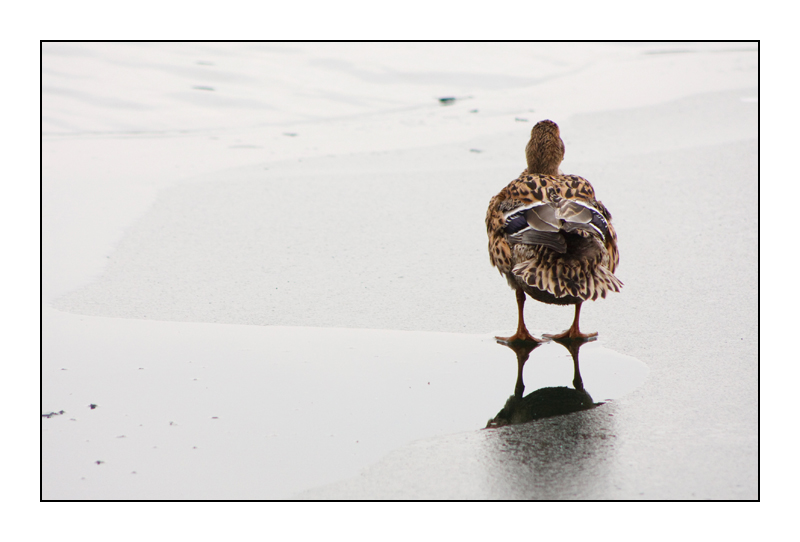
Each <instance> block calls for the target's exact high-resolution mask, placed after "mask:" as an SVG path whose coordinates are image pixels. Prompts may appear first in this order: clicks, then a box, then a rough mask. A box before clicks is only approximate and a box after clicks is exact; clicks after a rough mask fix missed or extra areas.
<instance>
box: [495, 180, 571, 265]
mask: <svg viewBox="0 0 800 542" xmlns="http://www.w3.org/2000/svg"><path fill="white" fill-rule="evenodd" d="M534 179H536V182H535V183H532V182H531V181H533V180H534ZM555 182H556V180H555V177H552V176H549V175H529V174H528V172H527V170H526V171H523V172H522V175H520V176H519V177H518V178H517V179H515V180H513V181H511V183H509V184H508V186H506V187H505V188H503V190H501V191H500V193H498V194H497V195H496V196H495V197H493V198H492V200H491V201H490V202H489V209H488V210H487V211H486V233H487V234H488V236H489V258H490V260H491V262H492V265H493V266H495V267H497V268H498V270H499V271H500V272H501V273H506V274H508V273H510V272H511V269H512V267H513V266H514V265H515V264H516V263H517V262H514V261H513V258H512V251H511V246H510V245H509V240H510V239H509V235H512V234H514V233H517V232H519V231H521V230H523V229H525V228H528V232H529V233H523V234H522V235H523V236H525V238H526V239H528V238H529V239H530V240H534V238H536V233H537V231H544V226H542V228H543V229H542V230H533V229H530V228H529V226H528V223H527V215H526V214H525V211H527V210H529V209H531V208H532V207H534V206H536V205H539V204H542V203H544V202H545V201H547V193H546V191H545V190H544V188H545V187H547V186H552V185H553V184H554V183H555ZM539 240H540V241H541V242H543V243H548V242H552V243H555V244H556V246H559V245H558V240H557V239H556V238H550V237H549V236H541V237H540V238H539Z"/></svg>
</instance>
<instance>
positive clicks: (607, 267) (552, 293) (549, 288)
mask: <svg viewBox="0 0 800 542" xmlns="http://www.w3.org/2000/svg"><path fill="white" fill-rule="evenodd" d="M486 228H487V233H488V235H489V256H490V259H491V262H492V265H494V266H495V267H497V268H498V270H499V271H500V272H501V273H503V274H504V275H505V276H506V278H507V279H508V281H509V284H510V285H511V286H512V288H513V287H522V288H523V289H524V290H525V291H526V292H527V293H528V294H529V295H531V296H532V297H534V298H535V299H538V300H539V301H543V302H546V303H558V304H572V303H578V302H580V301H585V300H588V299H597V297H605V295H606V293H607V292H608V291H619V287H620V286H622V283H621V282H620V281H619V280H618V279H617V278H616V277H615V276H614V275H613V272H614V270H615V269H616V267H617V264H618V262H619V252H618V250H617V236H616V232H615V231H614V228H613V226H612V225H611V214H610V213H609V212H608V209H606V208H605V206H604V205H603V204H602V203H601V202H599V201H598V200H597V199H596V197H595V192H594V189H593V188H592V185H591V184H590V183H589V181H587V180H586V179H584V178H582V177H578V176H577V175H542V174H531V173H528V171H527V170H525V171H523V173H522V174H521V175H520V176H519V177H518V178H517V179H515V180H514V181H512V182H511V183H509V185H508V186H506V187H505V188H504V189H503V190H501V191H500V193H499V194H497V195H496V196H495V197H494V198H492V200H491V202H490V204H489V209H488V211H487V214H486Z"/></svg>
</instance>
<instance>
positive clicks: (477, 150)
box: [469, 149, 483, 152]
mask: <svg viewBox="0 0 800 542" xmlns="http://www.w3.org/2000/svg"><path fill="white" fill-rule="evenodd" d="M469 152H483V151H482V150H480V149H470V150H469Z"/></svg>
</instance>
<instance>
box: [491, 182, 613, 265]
mask: <svg viewBox="0 0 800 542" xmlns="http://www.w3.org/2000/svg"><path fill="white" fill-rule="evenodd" d="M504 230H505V234H506V235H507V236H508V240H509V243H510V244H511V245H512V246H513V245H515V244H517V243H522V244H526V245H541V246H545V247H547V248H550V249H553V250H555V251H556V252H559V253H561V254H564V253H566V252H567V243H566V239H565V237H564V234H565V233H574V232H579V233H580V234H581V235H583V236H589V235H595V236H599V238H600V239H601V241H603V242H605V239H606V237H608V235H609V231H608V222H607V221H606V219H605V218H604V217H603V215H602V213H601V212H600V210H599V209H597V208H595V207H594V206H593V205H592V204H591V203H590V202H587V201H583V200H567V199H564V198H561V197H559V196H557V195H554V197H553V198H552V201H540V202H535V203H533V204H529V205H525V206H520V207H519V208H516V209H514V210H512V211H510V212H509V213H507V214H506V216H505V221H504Z"/></svg>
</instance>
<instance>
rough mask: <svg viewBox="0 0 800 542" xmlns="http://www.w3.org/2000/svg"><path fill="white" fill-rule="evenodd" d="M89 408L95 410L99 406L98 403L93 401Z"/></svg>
mask: <svg viewBox="0 0 800 542" xmlns="http://www.w3.org/2000/svg"><path fill="white" fill-rule="evenodd" d="M89 408H91V409H92V410H94V409H96V408H97V405H96V404H94V403H92V404H91V405H89Z"/></svg>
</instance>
